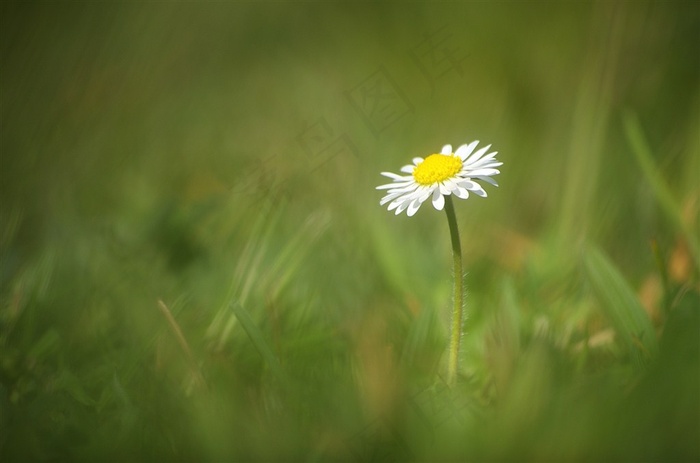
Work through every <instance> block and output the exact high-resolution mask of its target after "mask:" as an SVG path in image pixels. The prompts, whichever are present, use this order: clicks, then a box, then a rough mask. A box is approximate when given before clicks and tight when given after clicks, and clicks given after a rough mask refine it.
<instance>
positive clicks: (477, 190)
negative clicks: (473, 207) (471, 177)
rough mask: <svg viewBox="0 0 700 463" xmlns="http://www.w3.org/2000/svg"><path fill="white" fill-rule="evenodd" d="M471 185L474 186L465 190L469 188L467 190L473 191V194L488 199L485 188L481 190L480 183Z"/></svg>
mask: <svg viewBox="0 0 700 463" xmlns="http://www.w3.org/2000/svg"><path fill="white" fill-rule="evenodd" d="M469 183H471V184H473V185H474V186H473V187H471V188H467V187H465V188H467V190H469V191H471V192H472V193H474V194H475V195H477V196H481V197H482V198H485V197H486V192H485V191H484V189H483V188H481V185H479V184H478V183H474V182H469Z"/></svg>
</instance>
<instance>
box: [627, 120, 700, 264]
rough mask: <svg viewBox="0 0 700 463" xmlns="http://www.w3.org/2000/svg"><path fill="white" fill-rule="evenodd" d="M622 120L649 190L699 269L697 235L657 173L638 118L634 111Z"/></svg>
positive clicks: (699, 255) (699, 249)
mask: <svg viewBox="0 0 700 463" xmlns="http://www.w3.org/2000/svg"><path fill="white" fill-rule="evenodd" d="M623 122H624V124H625V134H626V135H627V140H628V142H629V144H630V147H631V148H632V152H633V153H634V156H635V158H636V159H637V163H638V164H639V167H640V168H641V169H642V173H643V174H644V177H645V178H646V179H647V182H649V186H650V187H651V190H652V191H653V192H654V196H655V197H656V200H657V201H658V202H659V205H660V206H661V209H662V210H663V211H664V213H665V214H666V215H667V216H668V218H669V219H670V220H671V222H673V225H674V226H675V227H676V228H677V229H678V230H679V231H680V232H681V233H682V234H683V237H684V238H685V240H686V242H687V243H688V247H689V248H690V254H691V255H692V257H693V261H694V262H695V267H696V268H697V269H700V245H698V239H697V236H695V235H694V234H693V233H691V230H690V227H689V226H688V225H686V224H685V223H684V222H683V219H682V214H681V209H680V207H679V206H678V204H677V202H676V200H675V199H674V198H673V195H672V194H671V190H670V189H669V187H668V185H667V184H666V182H665V181H664V179H663V178H662V177H661V175H660V174H659V169H658V168H657V167H656V164H655V163H654V158H653V156H652V155H651V149H650V148H649V144H648V143H647V141H646V139H645V138H644V134H643V133H642V128H641V126H640V124H639V119H637V116H636V115H635V114H634V113H631V112H627V113H625V115H624V118H623Z"/></svg>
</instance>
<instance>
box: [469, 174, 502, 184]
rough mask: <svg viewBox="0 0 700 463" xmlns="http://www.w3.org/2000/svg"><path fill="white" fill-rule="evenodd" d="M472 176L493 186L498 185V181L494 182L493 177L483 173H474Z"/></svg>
mask: <svg viewBox="0 0 700 463" xmlns="http://www.w3.org/2000/svg"><path fill="white" fill-rule="evenodd" d="M474 178H477V179H479V180H483V181H484V182H486V183H490V184H491V185H493V186H498V183H496V181H495V180H494V179H492V178H491V177H487V176H485V175H476V176H475V177H474Z"/></svg>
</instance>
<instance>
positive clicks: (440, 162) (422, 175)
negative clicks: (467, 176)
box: [413, 154, 462, 185]
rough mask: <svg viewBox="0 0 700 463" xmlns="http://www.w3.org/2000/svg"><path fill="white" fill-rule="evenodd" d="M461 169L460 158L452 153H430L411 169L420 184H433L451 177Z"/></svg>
mask: <svg viewBox="0 0 700 463" xmlns="http://www.w3.org/2000/svg"><path fill="white" fill-rule="evenodd" d="M460 170H462V160H461V159H460V158H459V156H455V155H454V154H431V155H430V156H428V157H427V158H425V160H424V161H423V162H421V163H420V164H418V165H417V166H416V168H415V169H414V170H413V178H414V179H415V180H416V182H417V183H419V184H420V185H433V184H435V183H439V182H442V181H443V180H446V179H448V178H452V177H454V176H455V174H457V173H458V172H459V171H460Z"/></svg>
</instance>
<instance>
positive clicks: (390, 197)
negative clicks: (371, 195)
mask: <svg viewBox="0 0 700 463" xmlns="http://www.w3.org/2000/svg"><path fill="white" fill-rule="evenodd" d="M403 194H404V193H402V192H398V193H389V194H388V195H386V196H384V197H383V198H382V200H381V201H379V205H380V206H383V205H385V204H386V203H388V202H389V201H393V200H394V199H396V198H398V197H399V196H401V195H403Z"/></svg>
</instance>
